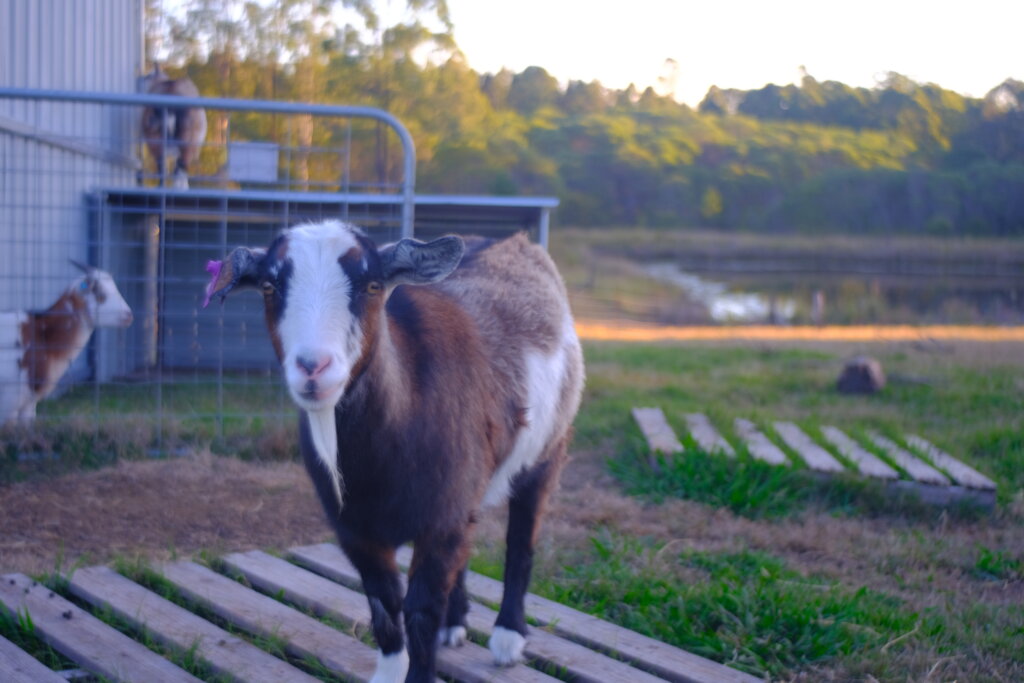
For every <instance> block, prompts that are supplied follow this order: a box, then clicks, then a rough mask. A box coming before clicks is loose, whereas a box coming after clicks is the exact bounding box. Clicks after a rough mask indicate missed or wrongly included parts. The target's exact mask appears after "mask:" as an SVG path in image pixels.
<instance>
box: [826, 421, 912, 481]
mask: <svg viewBox="0 0 1024 683" xmlns="http://www.w3.org/2000/svg"><path fill="white" fill-rule="evenodd" d="M821 433H822V435H823V436H824V437H825V439H826V440H827V441H828V442H829V443H830V444H832V445H833V446H835V447H836V450H838V451H839V454H840V455H842V456H843V457H844V458H846V459H847V460H849V461H850V462H852V463H854V464H855V465H856V466H857V468H858V469H859V470H860V472H861V474H863V475H865V476H868V477H876V478H878V479H899V478H900V473H899V472H897V471H896V470H895V469H893V468H892V467H891V466H890V465H889V463H887V462H885V461H884V460H882V459H881V458H879V457H878V456H877V455H875V454H874V453H872V452H870V451H866V450H864V448H863V447H861V445H860V444H858V443H857V442H856V441H854V440H853V439H851V438H850V437H848V436H847V435H846V433H845V432H843V431H842V430H840V429H838V428H836V427H833V426H831V425H825V426H823V427H822V428H821Z"/></svg>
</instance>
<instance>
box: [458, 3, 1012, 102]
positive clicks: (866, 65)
mask: <svg viewBox="0 0 1024 683" xmlns="http://www.w3.org/2000/svg"><path fill="white" fill-rule="evenodd" d="M448 7H449V10H450V12H451V19H452V23H453V24H454V26H455V42H456V43H457V44H458V46H459V47H460V48H461V50H462V52H463V53H464V54H465V56H466V60H467V62H468V63H469V65H470V67H472V68H473V69H474V70H476V71H478V72H481V73H486V72H492V73H493V72H497V71H499V70H500V69H501V68H502V67H507V68H509V69H511V70H512V71H514V72H519V71H522V70H523V69H525V68H526V67H528V66H541V67H543V68H545V69H546V70H547V71H548V73H550V74H551V75H553V76H555V77H556V78H558V79H559V80H560V81H562V82H563V83H565V82H566V81H568V80H570V79H571V80H582V81H591V80H595V79H596V80H599V81H600V82H601V83H602V84H603V85H604V86H606V87H609V88H614V89H621V88H625V87H626V86H628V85H629V84H630V83H635V84H636V86H637V87H638V88H639V89H641V90H643V88H645V87H647V86H648V85H651V86H654V87H655V89H657V90H659V92H662V93H666V92H668V88H667V87H666V85H667V84H668V83H670V82H671V81H670V80H669V79H666V77H667V76H670V75H671V69H670V68H669V67H667V66H666V60H668V59H672V60H675V62H676V64H677V68H676V72H675V74H676V75H675V89H674V91H675V94H676V99H678V100H680V101H683V102H686V103H687V104H690V105H692V106H695V105H697V104H698V103H699V102H700V101H701V100H702V99H703V98H704V95H705V94H706V93H707V91H708V88H709V87H711V86H712V85H717V86H719V87H721V88H739V89H743V90H748V89H752V88H760V87H762V86H764V85H765V84H767V83H776V84H778V85H786V84H789V83H794V82H798V81H799V78H800V71H799V68H800V67H801V66H804V67H806V69H807V71H808V73H810V74H811V75H812V76H814V77H815V78H816V79H817V80H819V81H826V80H835V81H841V82H843V83H846V84H848V85H852V86H863V87H872V86H874V85H875V84H876V83H877V82H878V81H879V80H880V79H881V78H883V77H884V75H885V74H886V73H887V72H889V71H896V72H899V73H901V74H904V75H906V76H909V77H911V78H912V79H914V80H916V81H920V82H932V83H937V84H938V85H941V86H942V87H944V88H948V89H950V90H955V91H957V92H960V93H963V94H966V95H970V96H973V97H982V96H984V95H985V93H986V92H988V91H989V90H991V89H992V88H994V87H995V86H997V85H999V84H1000V83H1002V82H1003V81H1004V80H1006V79H1007V78H1010V77H1012V78H1016V79H1018V80H1024V46H1022V44H1021V37H1020V36H1021V33H1020V27H1021V26H1022V25H1024V0H969V1H966V2H964V1H962V0H961V1H959V2H950V1H949V0H931V1H928V2H922V1H921V0H885V1H880V0H859V1H858V2H855V3H852V2H837V1H836V0H816V1H807V0H761V1H758V0H718V1H715V0H626V1H624V2H623V1H619V2H607V1H605V0H516V1H515V2H495V1H494V0H448Z"/></svg>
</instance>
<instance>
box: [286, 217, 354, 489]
mask: <svg viewBox="0 0 1024 683" xmlns="http://www.w3.org/2000/svg"><path fill="white" fill-rule="evenodd" d="M287 239H288V245H287V256H286V258H287V259H288V260H289V261H290V262H291V268H290V275H289V279H288V284H287V288H286V294H285V297H286V300H285V303H284V313H283V315H282V316H281V319H280V320H279V321H278V323H277V332H278V335H279V337H280V340H281V355H282V362H283V364H284V376H285V381H286V382H287V384H288V389H289V391H290V393H291V395H292V398H293V399H294V400H295V402H296V403H297V404H298V405H299V407H301V408H303V409H304V410H305V411H306V415H307V417H308V419H309V428H310V436H311V438H312V441H313V447H314V449H315V450H316V453H317V456H318V457H319V458H320V460H321V462H322V463H323V465H324V468H325V469H326V470H327V472H328V475H329V476H330V479H331V484H332V486H333V488H334V494H335V496H337V499H338V504H339V505H341V504H342V502H343V501H342V496H343V491H344V483H343V482H342V481H341V478H340V473H339V471H338V436H337V431H336V425H335V418H334V406H335V405H337V403H338V401H339V400H340V399H341V396H342V394H343V393H344V391H345V386H346V385H347V384H348V381H349V376H350V375H351V373H352V368H353V366H354V365H355V364H356V362H357V361H358V360H359V356H360V353H361V352H362V328H361V326H360V321H359V320H358V319H356V317H355V316H354V315H353V314H352V311H351V309H350V303H351V299H352V295H353V292H352V282H351V281H350V280H349V278H348V276H347V275H346V274H345V271H344V269H343V268H342V266H341V263H340V262H339V259H340V258H341V257H342V256H344V255H345V254H347V253H349V251H350V250H352V249H354V248H358V247H359V243H358V241H357V240H356V237H355V235H354V234H353V233H352V231H351V229H349V228H348V227H347V226H345V225H343V224H341V223H336V222H334V223H322V224H318V225H307V226H301V227H298V228H293V229H292V230H291V231H289V233H288V237H287Z"/></svg>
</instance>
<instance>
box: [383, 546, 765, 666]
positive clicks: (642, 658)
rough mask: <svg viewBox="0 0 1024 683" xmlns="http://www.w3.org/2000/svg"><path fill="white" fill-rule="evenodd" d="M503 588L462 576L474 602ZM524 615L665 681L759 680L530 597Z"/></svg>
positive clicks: (403, 553)
mask: <svg viewBox="0 0 1024 683" xmlns="http://www.w3.org/2000/svg"><path fill="white" fill-rule="evenodd" d="M411 560H412V550H411V549H410V548H408V547H404V548H400V549H399V551H398V563H399V565H401V566H403V567H407V566H409V562H410V561H411ZM502 589H503V586H502V583H501V581H495V580H494V579H491V578H488V577H486V576H481V575H480V574H477V573H475V572H466V590H467V592H468V593H469V594H470V595H471V596H472V597H473V598H475V599H477V600H482V601H484V602H488V603H492V604H499V603H500V602H501V594H502ZM526 613H527V615H529V616H530V617H532V618H533V619H534V620H536V621H537V622H538V623H539V624H540V625H542V626H546V627H548V628H550V629H551V630H552V631H554V632H555V633H557V634H558V635H561V636H563V637H565V638H570V639H572V640H575V641H576V642H578V643H583V644H584V645H587V646H589V647H594V648H597V649H599V650H603V651H606V652H613V653H616V654H618V655H619V656H621V657H622V658H623V659H626V660H628V661H630V662H633V663H634V664H635V665H637V666H639V667H640V668H642V669H645V670H647V671H650V672H652V673H655V674H657V675H658V676H661V677H663V678H665V679H667V680H669V681H682V682H683V683H705V682H709V683H710V682H712V681H746V682H752V681H756V680H759V679H756V678H754V677H752V676H749V675H748V674H745V673H743V672H741V671H736V670H735V669H730V668H729V667H727V666H723V665H721V664H718V663H716V662H712V661H711V660H709V659H704V658H703V657H698V656H697V655H695V654H691V653H689V652H686V651H685V650H680V649H679V648H676V647H672V646H671V645H667V644H665V643H662V642H661V641H658V640H655V639H653V638H648V637H647V636H644V635H641V634H639V633H636V632H635V631H630V630H629V629H626V628H622V627H621V626H617V625H615V624H611V623H609V622H607V621H603V620H601V619H598V618H597V617H595V616H591V615H589V614H584V613H583V612H578V611H576V610H574V609H572V608H571V607H566V606H565V605H561V604H559V603H557V602H555V601H553V600H548V599H547V598H542V597H540V596H538V595H534V594H533V593H527V594H526Z"/></svg>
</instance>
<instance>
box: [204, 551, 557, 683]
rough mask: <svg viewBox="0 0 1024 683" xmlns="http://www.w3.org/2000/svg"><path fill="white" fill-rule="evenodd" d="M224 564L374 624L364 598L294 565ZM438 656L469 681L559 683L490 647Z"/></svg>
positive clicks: (349, 618)
mask: <svg viewBox="0 0 1024 683" xmlns="http://www.w3.org/2000/svg"><path fill="white" fill-rule="evenodd" d="M224 563H225V564H226V565H227V566H228V567H230V568H232V569H234V570H235V571H238V572H240V573H241V574H242V575H243V576H245V578H246V579H247V580H248V581H249V582H250V583H251V584H252V585H253V586H256V587H257V588H259V589H260V590H263V591H266V592H270V593H278V592H280V593H281V594H282V595H283V596H284V597H285V599H286V600H288V601H289V602H293V603H295V604H296V605H299V606H300V607H303V608H305V609H309V610H312V611H313V613H314V614H317V615H327V616H330V617H334V618H336V619H339V620H341V621H343V622H345V623H348V624H368V623H369V617H370V614H369V608H368V607H367V603H366V598H365V597H364V596H363V595H361V594H360V593H357V592H355V591H354V590H351V589H350V588H346V587H345V586H342V585H340V584H338V583H336V582H334V581H331V580H329V579H326V578H324V577H321V576H318V575H316V574H314V573H312V572H309V571H307V570H305V569H303V568H301V567H297V566H295V565H293V564H291V563H290V562H286V561H285V560H282V559H279V558H276V557H273V556H271V555H268V554H266V553H264V552H261V551H258V550H254V551H250V552H248V553H235V554H232V555H228V556H227V557H225V558H224ZM437 655H438V661H437V664H438V671H439V672H440V673H442V674H445V675H448V676H451V677H453V678H456V679H458V680H460V681H466V683H486V681H496V682H508V683H553V682H554V680H555V679H553V678H551V677H550V676H547V675H546V674H543V673H541V672H540V671H537V670H536V669H531V668H529V667H526V666H515V667H510V668H499V667H496V666H495V665H494V663H493V659H492V657H491V653H490V652H489V651H488V650H487V648H484V647H481V646H479V645H476V644H475V643H466V644H465V645H464V646H462V647H455V648H449V647H442V648H439V649H438V651H437Z"/></svg>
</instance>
